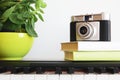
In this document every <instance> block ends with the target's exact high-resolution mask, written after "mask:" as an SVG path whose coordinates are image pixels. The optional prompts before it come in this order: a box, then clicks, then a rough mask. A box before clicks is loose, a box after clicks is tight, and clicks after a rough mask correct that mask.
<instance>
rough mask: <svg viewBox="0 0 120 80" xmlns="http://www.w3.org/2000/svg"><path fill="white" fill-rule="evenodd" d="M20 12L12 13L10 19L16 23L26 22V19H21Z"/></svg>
mask: <svg viewBox="0 0 120 80" xmlns="http://www.w3.org/2000/svg"><path fill="white" fill-rule="evenodd" d="M18 15H19V14H18V13H12V14H11V15H10V16H9V19H10V21H11V22H13V23H14V24H24V23H25V22H24V20H20V19H18Z"/></svg>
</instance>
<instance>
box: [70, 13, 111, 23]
mask: <svg viewBox="0 0 120 80" xmlns="http://www.w3.org/2000/svg"><path fill="white" fill-rule="evenodd" d="M71 20H72V21H93V20H110V15H109V14H107V13H106V14H105V13H104V12H102V13H99V14H86V15H76V16H72V17H71Z"/></svg>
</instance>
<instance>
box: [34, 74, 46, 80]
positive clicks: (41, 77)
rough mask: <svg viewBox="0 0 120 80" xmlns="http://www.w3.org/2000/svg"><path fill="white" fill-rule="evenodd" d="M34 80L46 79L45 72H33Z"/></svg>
mask: <svg viewBox="0 0 120 80" xmlns="http://www.w3.org/2000/svg"><path fill="white" fill-rule="evenodd" d="M35 80H47V74H35Z"/></svg>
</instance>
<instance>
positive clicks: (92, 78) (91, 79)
mask: <svg viewBox="0 0 120 80" xmlns="http://www.w3.org/2000/svg"><path fill="white" fill-rule="evenodd" d="M84 80H96V74H84Z"/></svg>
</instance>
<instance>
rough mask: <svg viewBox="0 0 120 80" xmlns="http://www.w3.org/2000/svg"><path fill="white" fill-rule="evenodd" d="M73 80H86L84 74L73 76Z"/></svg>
mask: <svg viewBox="0 0 120 80" xmlns="http://www.w3.org/2000/svg"><path fill="white" fill-rule="evenodd" d="M72 80H84V74H72Z"/></svg>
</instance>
